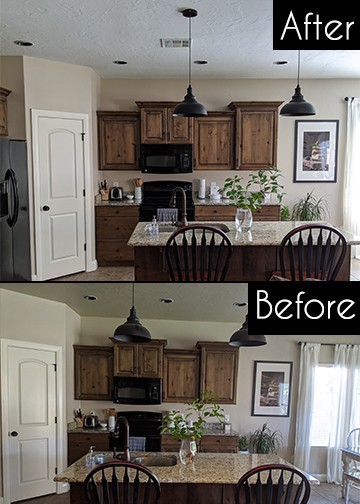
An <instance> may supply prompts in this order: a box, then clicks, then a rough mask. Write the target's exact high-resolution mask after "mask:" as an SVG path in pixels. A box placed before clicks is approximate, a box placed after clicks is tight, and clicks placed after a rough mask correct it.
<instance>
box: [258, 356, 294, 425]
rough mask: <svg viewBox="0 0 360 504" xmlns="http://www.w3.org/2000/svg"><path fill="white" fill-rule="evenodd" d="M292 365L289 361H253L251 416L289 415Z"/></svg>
mask: <svg viewBox="0 0 360 504" xmlns="http://www.w3.org/2000/svg"><path fill="white" fill-rule="evenodd" d="M292 365H293V363H292V362H290V361H254V379H253V393H252V411H251V415H252V416H267V417H288V416H289V414H290V399H291V380H292Z"/></svg>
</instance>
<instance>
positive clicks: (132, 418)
mask: <svg viewBox="0 0 360 504" xmlns="http://www.w3.org/2000/svg"><path fill="white" fill-rule="evenodd" d="M119 416H124V417H125V418H126V419H127V421H128V422H129V436H130V451H143V450H135V449H134V450H132V449H131V438H132V437H135V438H140V439H141V438H145V439H144V442H145V451H149V452H159V451H161V434H160V428H161V425H162V414H161V413H158V412H154V411H120V412H118V413H117V414H116V418H119ZM119 434H120V436H119V438H116V439H114V438H113V437H112V436H111V434H110V447H109V448H110V450H111V451H113V449H114V447H116V450H117V451H123V450H124V441H125V428H124V424H123V423H121V424H120V425H119Z"/></svg>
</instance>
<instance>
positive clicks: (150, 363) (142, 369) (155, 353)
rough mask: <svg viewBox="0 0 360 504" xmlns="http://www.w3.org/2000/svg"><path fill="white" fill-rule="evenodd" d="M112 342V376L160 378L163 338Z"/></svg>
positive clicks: (164, 342) (164, 343)
mask: <svg viewBox="0 0 360 504" xmlns="http://www.w3.org/2000/svg"><path fill="white" fill-rule="evenodd" d="M114 343H115V344H114V376H132V377H142V378H162V368H163V348H164V346H165V345H166V341H165V340H153V341H151V342H149V343H118V342H114Z"/></svg>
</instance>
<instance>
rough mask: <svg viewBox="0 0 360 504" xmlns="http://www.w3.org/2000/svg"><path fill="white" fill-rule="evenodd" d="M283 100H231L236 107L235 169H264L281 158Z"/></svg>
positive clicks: (231, 104) (234, 108)
mask: <svg viewBox="0 0 360 504" xmlns="http://www.w3.org/2000/svg"><path fill="white" fill-rule="evenodd" d="M282 103H283V102H277V101H276V102H238V101H233V102H231V103H230V104H229V105H228V107H229V108H230V109H232V110H235V139H236V141H235V169H236V170H260V169H266V168H268V167H269V166H275V165H276V161H277V130H278V115H279V113H278V108H279V106H280V105H281V104H282Z"/></svg>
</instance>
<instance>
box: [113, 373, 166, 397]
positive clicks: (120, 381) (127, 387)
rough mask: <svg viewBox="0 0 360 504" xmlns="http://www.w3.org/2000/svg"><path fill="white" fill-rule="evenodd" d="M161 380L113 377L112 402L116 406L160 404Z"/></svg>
mask: <svg viewBox="0 0 360 504" xmlns="http://www.w3.org/2000/svg"><path fill="white" fill-rule="evenodd" d="M161 399H162V379H161V378H122V377H120V376H115V377H114V388H113V401H114V403H118V404H161Z"/></svg>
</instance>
